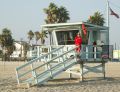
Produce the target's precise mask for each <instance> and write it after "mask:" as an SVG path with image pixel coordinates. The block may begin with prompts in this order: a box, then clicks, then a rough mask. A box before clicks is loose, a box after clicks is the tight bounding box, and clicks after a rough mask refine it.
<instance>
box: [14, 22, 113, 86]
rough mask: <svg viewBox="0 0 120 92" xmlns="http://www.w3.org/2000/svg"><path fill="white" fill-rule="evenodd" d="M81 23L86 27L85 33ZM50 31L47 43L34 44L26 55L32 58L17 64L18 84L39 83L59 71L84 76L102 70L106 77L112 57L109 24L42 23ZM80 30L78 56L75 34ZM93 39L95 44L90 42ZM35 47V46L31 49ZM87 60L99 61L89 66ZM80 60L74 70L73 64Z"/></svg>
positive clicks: (57, 73) (44, 29)
mask: <svg viewBox="0 0 120 92" xmlns="http://www.w3.org/2000/svg"><path fill="white" fill-rule="evenodd" d="M82 24H84V25H85V27H86V29H87V35H86V36H85V35H84V34H83V31H82V28H81V26H82ZM41 29H42V31H46V32H48V34H49V39H50V41H49V45H42V46H33V47H32V48H31V49H30V51H29V53H28V58H30V59H31V60H30V61H28V62H27V63H26V64H24V65H22V66H19V67H17V68H16V76H17V81H18V84H19V85H20V84H23V83H25V84H32V85H39V84H43V83H45V82H47V81H48V80H51V79H53V78H54V77H55V76H57V75H59V74H60V73H61V72H67V73H70V77H72V76H71V74H75V75H78V76H79V77H80V78H81V80H83V76H84V74H87V73H88V72H95V73H102V74H103V77H104V78H105V63H106V62H107V61H109V60H110V59H111V58H112V46H109V34H108V33H109V32H108V31H109V30H108V27H104V26H97V25H93V24H89V23H86V22H78V23H59V24H47V25H42V26H41ZM78 32H80V33H81V35H82V38H83V43H82V49H81V52H80V55H79V58H78V57H77V54H76V51H75V48H76V47H75V45H74V38H75V36H76V34H77V33H78ZM94 41H96V43H97V44H96V45H95V46H94V45H93V42H94ZM33 48H34V49H33ZM86 63H99V65H97V66H94V67H91V66H89V65H86ZM77 64H80V69H79V70H78V69H77V71H75V70H76V68H77V67H75V65H77Z"/></svg>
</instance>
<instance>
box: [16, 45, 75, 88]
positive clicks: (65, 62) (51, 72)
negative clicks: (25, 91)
mask: <svg viewBox="0 0 120 92" xmlns="http://www.w3.org/2000/svg"><path fill="white" fill-rule="evenodd" d="M63 48H64V46H62V47H59V48H57V49H54V50H53V51H51V52H49V53H47V54H45V55H42V56H41V57H39V58H35V59H33V60H31V61H28V62H27V63H26V64H24V65H22V66H19V67H17V68H16V77H17V82H18V87H23V86H25V88H26V87H30V86H32V85H40V84H44V83H45V82H47V81H48V80H50V79H52V78H53V77H55V76H57V75H59V74H60V73H61V72H63V71H65V70H67V69H68V68H70V67H72V66H73V65H75V64H76V60H77V59H76V53H75V48H72V49H71V50H69V51H66V52H64V50H63ZM54 53H58V54H57V56H54V57H53V58H51V59H50V60H48V59H46V57H48V56H49V55H51V56H52V55H53V54H54ZM70 53H72V56H71V57H68V56H69V54H70ZM43 58H44V62H42V61H40V60H41V59H43ZM54 62H57V63H54Z"/></svg>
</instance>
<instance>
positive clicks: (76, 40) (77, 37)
mask: <svg viewBox="0 0 120 92" xmlns="http://www.w3.org/2000/svg"><path fill="white" fill-rule="evenodd" d="M74 41H75V45H81V44H82V38H81V37H79V36H76V37H75V40H74Z"/></svg>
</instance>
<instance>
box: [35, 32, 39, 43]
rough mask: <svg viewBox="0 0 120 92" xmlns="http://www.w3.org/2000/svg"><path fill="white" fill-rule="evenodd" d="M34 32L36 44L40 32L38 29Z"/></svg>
mask: <svg viewBox="0 0 120 92" xmlns="http://www.w3.org/2000/svg"><path fill="white" fill-rule="evenodd" d="M34 34H35V40H36V44H37V42H38V40H39V39H40V33H39V32H38V31H36V32H35V33H34Z"/></svg>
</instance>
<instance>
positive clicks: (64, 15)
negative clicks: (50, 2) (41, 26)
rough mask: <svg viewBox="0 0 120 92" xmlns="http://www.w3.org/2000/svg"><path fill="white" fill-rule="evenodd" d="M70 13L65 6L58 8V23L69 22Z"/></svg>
mask: <svg viewBox="0 0 120 92" xmlns="http://www.w3.org/2000/svg"><path fill="white" fill-rule="evenodd" d="M69 19H70V17H69V13H68V11H67V10H66V8H65V7H63V6H61V7H60V8H58V18H57V23H62V22H67V20H69Z"/></svg>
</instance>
